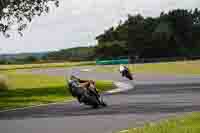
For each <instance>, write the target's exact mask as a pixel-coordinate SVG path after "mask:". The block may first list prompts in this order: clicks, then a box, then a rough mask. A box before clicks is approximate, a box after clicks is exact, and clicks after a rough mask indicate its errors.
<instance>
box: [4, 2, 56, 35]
mask: <svg viewBox="0 0 200 133" xmlns="http://www.w3.org/2000/svg"><path fill="white" fill-rule="evenodd" d="M52 4H54V5H55V6H56V7H58V6H59V2H58V0H10V1H8V0H0V32H1V33H3V35H4V36H5V37H10V34H9V31H10V30H12V26H16V25H17V32H18V33H19V34H20V35H21V36H22V35H23V34H22V32H23V30H24V29H25V28H26V27H27V25H28V23H30V22H31V21H32V19H33V18H34V17H35V16H40V15H42V14H46V13H48V12H49V10H50V7H51V5H52Z"/></svg>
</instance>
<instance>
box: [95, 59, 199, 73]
mask: <svg viewBox="0 0 200 133" xmlns="http://www.w3.org/2000/svg"><path fill="white" fill-rule="evenodd" d="M127 66H128V67H129V69H130V70H131V71H132V72H133V73H161V74H200V69H199V68H200V61H199V60H198V61H180V62H168V63H146V64H136V65H133V64H130V65H127ZM118 70H119V65H108V66H103V67H102V66H97V68H96V71H98V72H110V71H113V72H117V71H118Z"/></svg>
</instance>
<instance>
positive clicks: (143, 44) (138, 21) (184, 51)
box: [96, 8, 200, 58]
mask: <svg viewBox="0 0 200 133" xmlns="http://www.w3.org/2000/svg"><path fill="white" fill-rule="evenodd" d="M199 33H200V10H199V9H197V8H196V9H194V10H185V9H175V10H171V11H169V12H168V13H165V12H162V13H161V14H160V16H159V17H155V18H152V17H147V18H144V17H143V16H142V15H140V14H137V15H130V14H129V15H128V18H127V20H126V21H124V22H123V23H120V24H119V25H118V26H117V27H111V28H109V29H108V30H105V32H104V33H103V34H100V35H98V36H97V37H96V39H97V41H98V46H97V47H96V51H98V53H97V54H98V56H104V53H105V50H106V49H107V47H108V45H105V44H108V43H109V47H112V48H114V47H115V46H116V45H115V43H114V42H116V41H118V42H119V43H120V45H123V46H124V47H126V49H128V55H130V56H135V55H138V56H139V57H142V58H155V57H174V56H194V55H195V56H196V55H198V56H199V55H200V54H199V52H200V39H199V37H198V35H199ZM122 42H123V43H122ZM111 45H113V46H111ZM107 52H110V55H112V54H113V57H114V56H116V54H115V53H119V54H118V56H121V49H113V50H111V49H107ZM107 52H106V53H107ZM123 55H127V53H124V54H123Z"/></svg>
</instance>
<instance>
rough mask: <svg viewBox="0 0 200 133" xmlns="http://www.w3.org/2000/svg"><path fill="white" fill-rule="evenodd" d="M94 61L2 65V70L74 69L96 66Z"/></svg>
mask: <svg viewBox="0 0 200 133" xmlns="http://www.w3.org/2000/svg"><path fill="white" fill-rule="evenodd" d="M94 64H95V62H93V61H85V62H63V63H41V64H25V65H0V70H1V71H3V70H16V69H32V68H52V67H53V68H55V67H73V66H86V65H94Z"/></svg>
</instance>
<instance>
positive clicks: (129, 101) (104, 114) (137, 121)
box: [0, 68, 200, 133]
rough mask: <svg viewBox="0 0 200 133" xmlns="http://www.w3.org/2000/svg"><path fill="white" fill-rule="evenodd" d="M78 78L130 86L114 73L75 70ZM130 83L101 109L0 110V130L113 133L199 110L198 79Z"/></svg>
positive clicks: (141, 78)
mask: <svg viewBox="0 0 200 133" xmlns="http://www.w3.org/2000/svg"><path fill="white" fill-rule="evenodd" d="M78 69H80V68H77V69H76V71H78ZM26 72H27V71H26ZM31 73H35V74H37V73H46V74H49V75H52V76H53V75H62V76H65V75H68V74H69V73H71V71H70V70H65V69H59V68H57V69H48V70H41V69H40V70H39V69H37V70H32V71H31ZM79 75H80V77H84V78H88V79H91V78H92V79H104V80H115V81H120V82H124V83H128V84H131V82H130V81H128V80H126V79H123V78H121V77H120V75H119V74H117V73H97V72H80V73H79ZM135 79H136V82H135V83H136V86H135V88H132V89H131V90H128V91H124V92H120V93H116V94H105V95H104V99H105V101H106V102H107V103H108V107H105V108H100V109H91V108H90V107H87V106H84V105H79V104H78V103H77V102H76V101H74V102H69V103H61V104H56V105H48V106H41V107H33V108H28V109H21V110H14V111H6V112H0V132H2V133H113V132H116V131H119V130H122V129H126V128H129V127H135V126H141V125H143V124H144V123H145V122H149V121H157V120H160V119H164V118H166V117H173V116H174V115H182V114H184V113H187V112H192V111H200V102H199V101H200V97H199V95H200V82H199V81H200V76H184V75H179V76H173V75H155V74H154V75H151V74H149V75H147V74H146V75H145V74H136V75H135Z"/></svg>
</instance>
